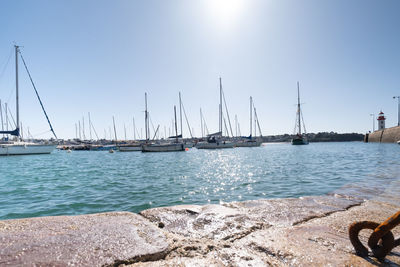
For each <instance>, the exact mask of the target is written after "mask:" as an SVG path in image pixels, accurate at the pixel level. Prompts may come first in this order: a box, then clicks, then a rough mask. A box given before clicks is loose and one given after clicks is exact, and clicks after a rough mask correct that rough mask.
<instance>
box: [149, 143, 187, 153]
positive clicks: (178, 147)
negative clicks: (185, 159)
mask: <svg viewBox="0 0 400 267" xmlns="http://www.w3.org/2000/svg"><path fill="white" fill-rule="evenodd" d="M174 151H185V145H184V144H182V143H178V144H147V145H142V152H174Z"/></svg>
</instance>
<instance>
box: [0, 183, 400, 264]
mask: <svg viewBox="0 0 400 267" xmlns="http://www.w3.org/2000/svg"><path fill="white" fill-rule="evenodd" d="M369 194H370V193H369ZM360 195H362V192H360ZM399 205H400V186H399V182H396V184H394V185H392V186H388V187H387V189H386V190H385V191H384V192H381V191H380V192H377V194H376V195H373V196H372V197H371V199H368V200H365V199H363V198H359V197H355V196H350V195H344V194H330V195H324V196H309V197H300V198H288V199H260V200H251V201H243V202H232V203H222V204H219V205H217V204H211V205H205V206H200V205H182V206H172V207H161V208H154V209H149V210H144V211H142V212H140V213H139V214H135V213H130V212H108V213H99V214H89V215H77V216H54V217H38V218H27V219H13V220H3V221H0V266H42V265H46V266H47V265H50V266H69V265H77V266H119V265H131V266H326V265H331V266H377V265H378V266H398V265H399V264H400V248H399V247H397V248H395V249H394V250H393V251H392V253H391V254H389V255H388V256H387V258H386V260H385V262H383V263H382V262H378V261H377V260H376V259H375V258H374V257H372V256H371V257H367V258H361V257H359V256H357V255H355V252H354V249H353V247H352V245H351V243H350V241H349V239H348V226H349V225H350V224H351V223H352V222H355V221H363V220H371V221H375V222H379V223H380V222H383V221H384V220H385V219H386V218H387V217H389V216H390V215H392V214H393V213H395V212H396V211H398V210H399V209H400V206H399ZM399 228H400V227H397V228H395V229H394V230H393V234H394V235H395V237H396V238H398V237H399V236H400V229H399ZM369 234H370V233H369V232H368V231H362V232H361V234H360V239H361V241H362V242H364V244H365V243H366V242H367V240H368V236H369Z"/></svg>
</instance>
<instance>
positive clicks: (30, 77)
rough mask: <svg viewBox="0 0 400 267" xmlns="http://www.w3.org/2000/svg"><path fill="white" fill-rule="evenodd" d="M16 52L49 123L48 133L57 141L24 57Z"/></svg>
mask: <svg viewBox="0 0 400 267" xmlns="http://www.w3.org/2000/svg"><path fill="white" fill-rule="evenodd" d="M18 52H19V54H20V55H21V59H22V62H23V63H24V66H25V69H26V72H27V73H28V76H29V79H30V80H31V83H32V86H33V89H35V93H36V96H37V98H38V100H39V103H40V106H42V110H43V113H44V115H45V116H46V119H47V122H48V123H49V126H50V131H51V132H52V133H53V135H54V137H55V138H56V139H58V138H57V135H56V133H55V132H54V129H53V126H52V125H51V122H50V119H49V116H47V113H46V110H45V109H44V106H43V103H42V100H41V99H40V96H39V93H38V91H37V90H36V86H35V83H34V82H33V80H32V76H31V74H30V72H29V70H28V66H27V65H26V63H25V60H24V57H23V56H22V53H21V51H19V50H18Z"/></svg>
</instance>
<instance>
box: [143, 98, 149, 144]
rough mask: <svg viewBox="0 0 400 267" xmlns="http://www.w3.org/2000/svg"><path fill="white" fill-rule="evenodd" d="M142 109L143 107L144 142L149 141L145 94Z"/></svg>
mask: <svg viewBox="0 0 400 267" xmlns="http://www.w3.org/2000/svg"><path fill="white" fill-rule="evenodd" d="M144 107H145V111H144V128H145V129H144V131H145V132H146V141H148V140H149V137H148V130H147V128H148V117H147V93H144Z"/></svg>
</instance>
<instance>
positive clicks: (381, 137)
mask: <svg viewBox="0 0 400 267" xmlns="http://www.w3.org/2000/svg"><path fill="white" fill-rule="evenodd" d="M364 141H365V142H367V143H396V142H397V141H400V126H396V127H391V128H387V129H383V130H380V131H375V132H373V133H369V134H366V135H365V138H364Z"/></svg>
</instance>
